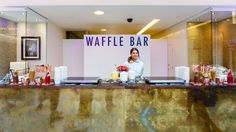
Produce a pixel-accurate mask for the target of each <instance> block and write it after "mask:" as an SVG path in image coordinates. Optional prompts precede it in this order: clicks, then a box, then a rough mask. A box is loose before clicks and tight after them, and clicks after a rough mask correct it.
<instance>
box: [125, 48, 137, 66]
mask: <svg viewBox="0 0 236 132" xmlns="http://www.w3.org/2000/svg"><path fill="white" fill-rule="evenodd" d="M135 50H136V51H137V53H138V56H139V50H138V49H137V48H132V49H131V50H130V56H129V57H128V62H129V63H130V61H131V60H133V58H132V53H133V51H135Z"/></svg>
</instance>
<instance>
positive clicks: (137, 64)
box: [124, 48, 144, 78]
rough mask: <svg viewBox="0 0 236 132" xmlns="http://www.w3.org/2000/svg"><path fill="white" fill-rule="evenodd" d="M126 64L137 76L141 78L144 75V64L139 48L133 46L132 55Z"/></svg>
mask: <svg viewBox="0 0 236 132" xmlns="http://www.w3.org/2000/svg"><path fill="white" fill-rule="evenodd" d="M124 65H125V66H127V67H128V68H129V70H132V71H135V77H136V78H141V76H142V75H143V70H144V64H143V62H142V61H141V60H140V59H139V50H138V49H137V48H132V49H131V50H130V56H129V57H128V60H127V61H126V62H125V63H124Z"/></svg>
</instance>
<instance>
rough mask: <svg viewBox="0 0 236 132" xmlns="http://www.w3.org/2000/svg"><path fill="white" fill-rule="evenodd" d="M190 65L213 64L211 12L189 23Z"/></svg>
mask: <svg viewBox="0 0 236 132" xmlns="http://www.w3.org/2000/svg"><path fill="white" fill-rule="evenodd" d="M187 28H188V30H187V31H188V54H189V57H188V58H189V65H190V66H191V65H193V64H204V65H207V64H212V22H211V12H207V13H204V14H201V15H200V16H198V17H195V18H193V19H191V20H189V21H188V22H187Z"/></svg>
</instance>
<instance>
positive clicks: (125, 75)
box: [120, 72, 128, 83]
mask: <svg viewBox="0 0 236 132" xmlns="http://www.w3.org/2000/svg"><path fill="white" fill-rule="evenodd" d="M120 80H121V82H122V83H126V82H127V81H128V73H127V72H121V73H120Z"/></svg>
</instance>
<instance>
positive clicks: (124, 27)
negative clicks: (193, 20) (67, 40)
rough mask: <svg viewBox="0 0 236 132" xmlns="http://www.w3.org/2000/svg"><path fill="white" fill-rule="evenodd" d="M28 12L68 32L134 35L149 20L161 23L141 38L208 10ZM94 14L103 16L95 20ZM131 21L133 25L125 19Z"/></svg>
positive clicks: (39, 8)
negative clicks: (103, 29)
mask: <svg viewBox="0 0 236 132" xmlns="http://www.w3.org/2000/svg"><path fill="white" fill-rule="evenodd" d="M30 8H31V9H33V10H35V11H37V12H38V13H40V14H41V15H43V16H45V17H47V18H48V19H49V21H52V22H53V23H55V24H56V25H58V26H60V27H62V28H63V29H65V30H70V31H89V32H91V33H101V32H100V31H99V30H100V29H101V28H106V29H107V32H106V33H109V34H136V33H137V32H138V31H139V30H140V29H142V28H143V27H144V26H145V25H146V24H147V23H149V22H150V21H151V20H152V19H154V18H158V19H161V21H160V22H159V23H157V24H156V25H155V26H153V27H152V28H151V29H149V30H148V31H147V32H145V33H144V34H151V35H153V34H156V33H158V32H160V31H162V30H164V29H167V28H169V27H171V26H173V25H175V24H177V23H179V22H181V21H183V20H185V19H187V18H189V17H191V16H193V15H195V14H197V13H199V12H201V11H203V10H205V9H207V8H209V7H208V6H31V7H30ZM95 10H102V11H104V12H105V14H104V15H102V16H95V15H94V14H93V12H94V11H95ZM128 17H132V18H133V19H134V20H133V22H132V23H128V22H127V21H126V19H127V18H128Z"/></svg>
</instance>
